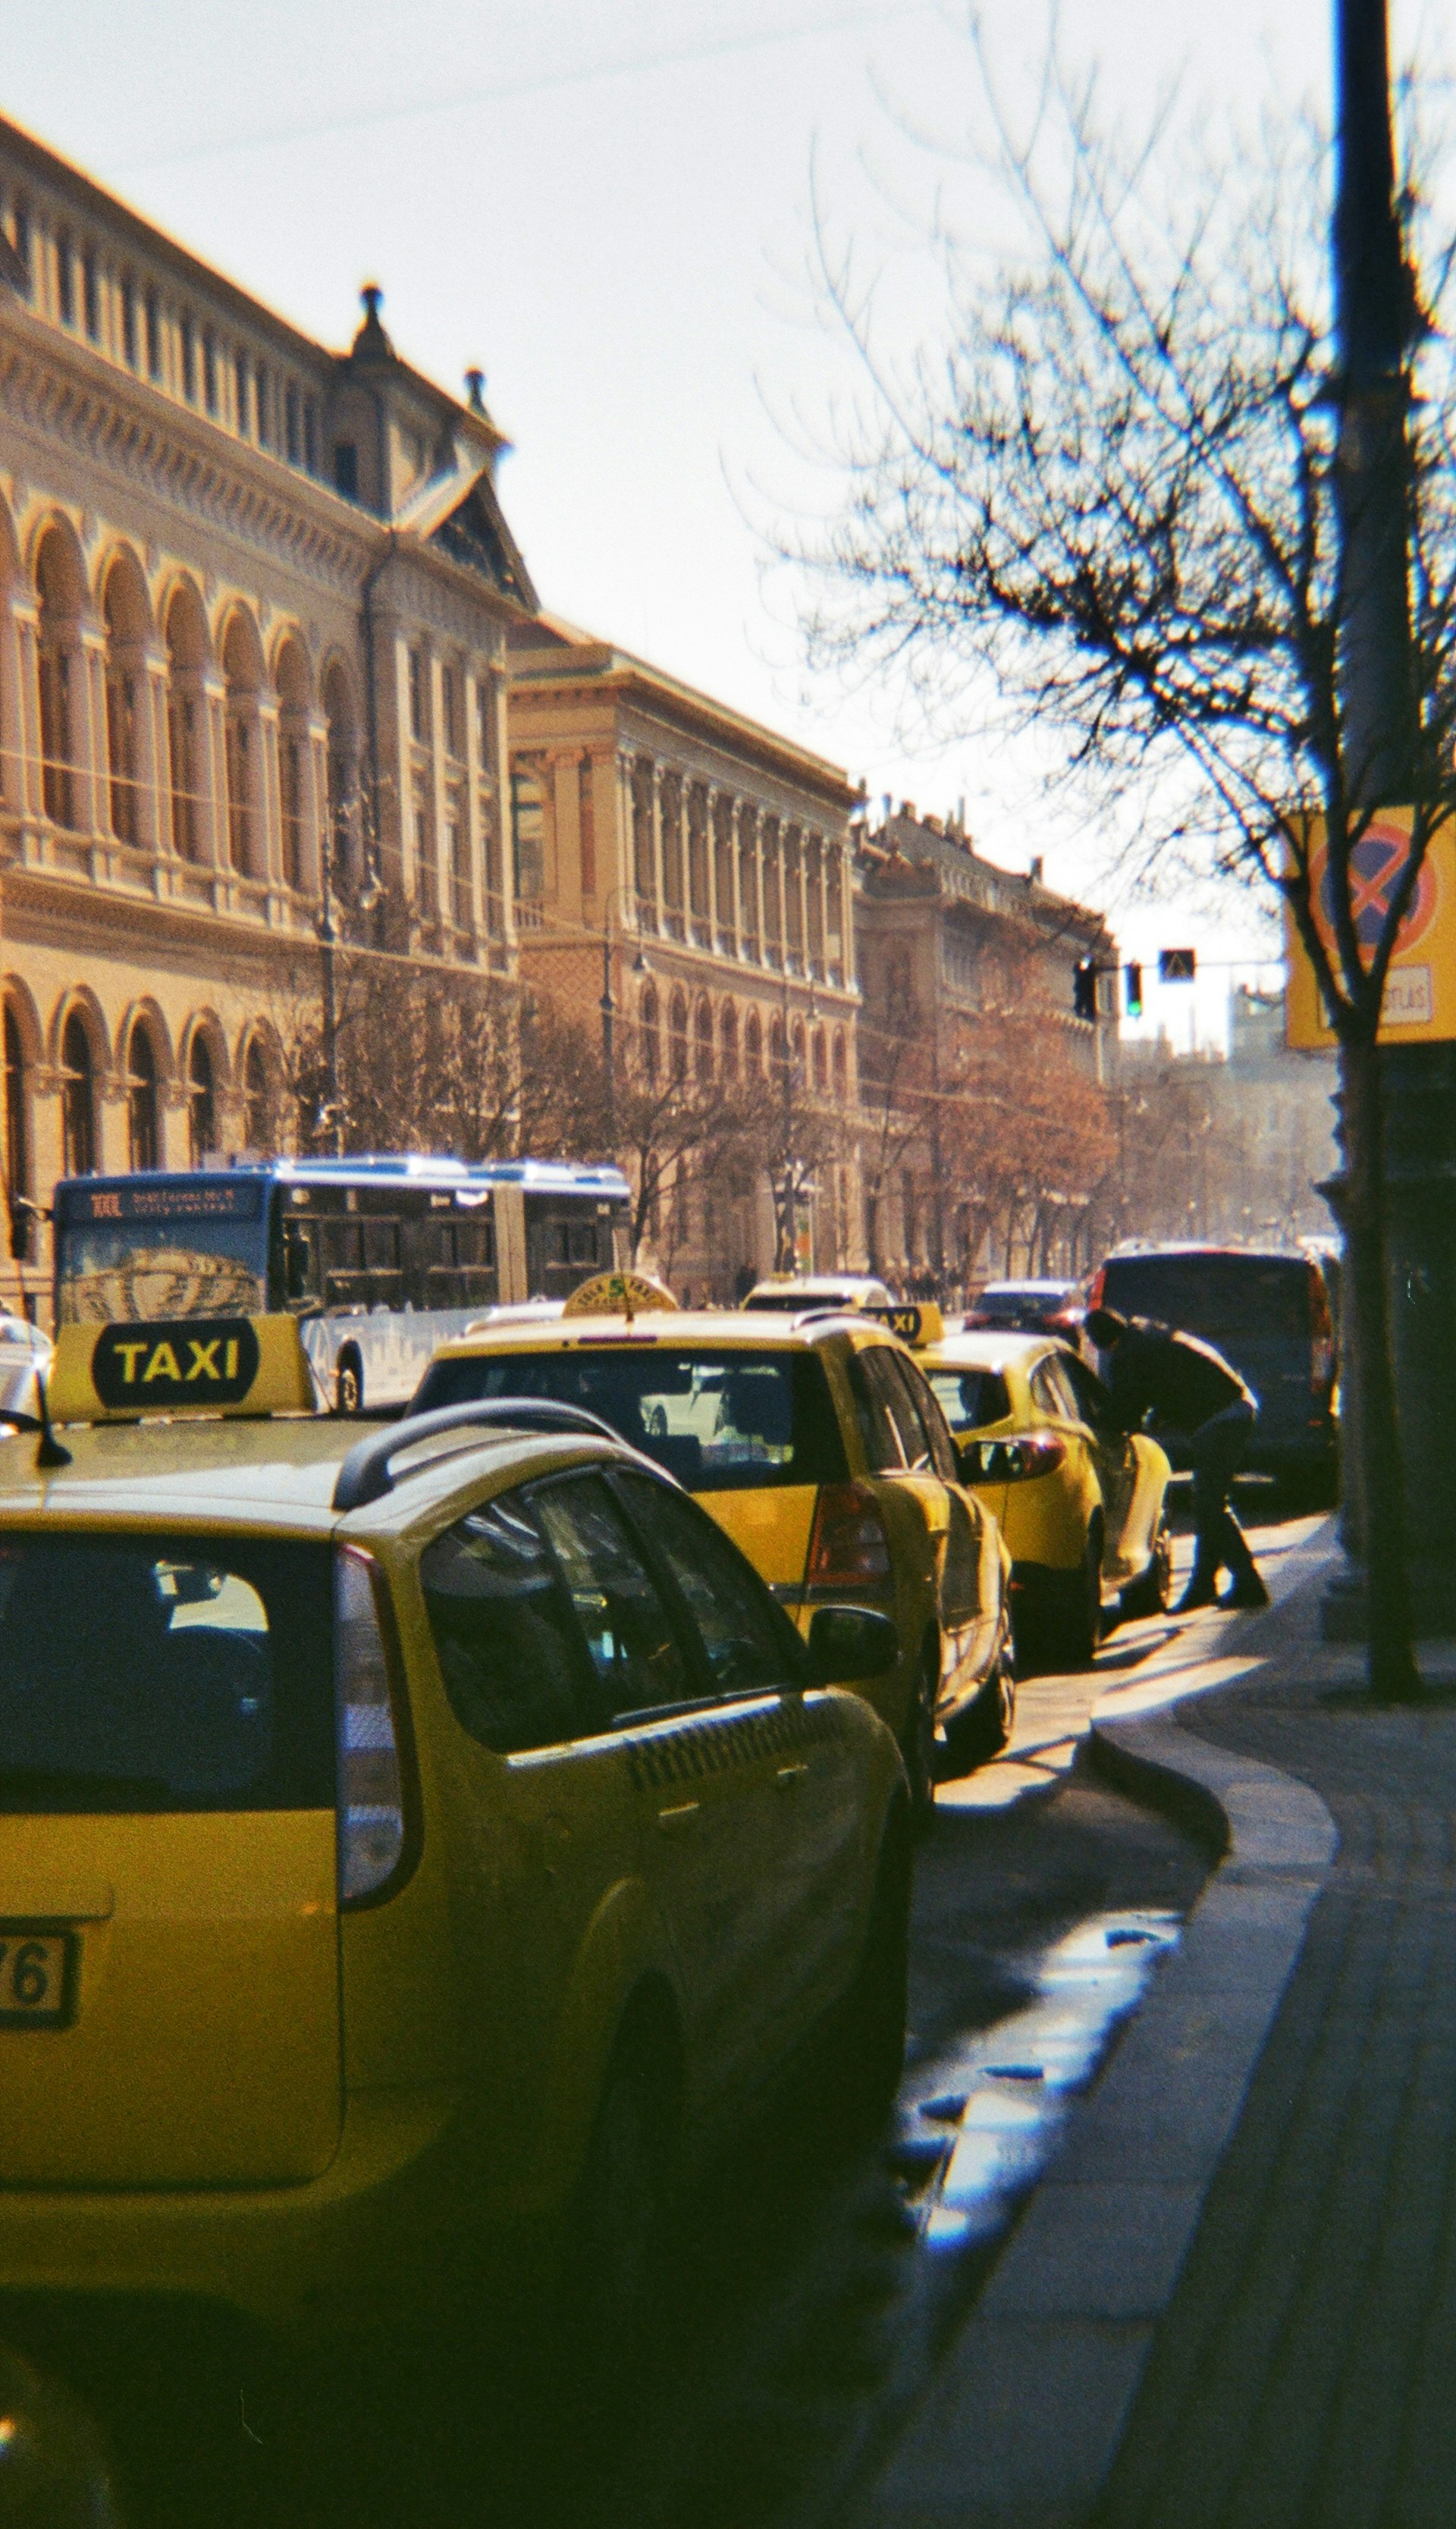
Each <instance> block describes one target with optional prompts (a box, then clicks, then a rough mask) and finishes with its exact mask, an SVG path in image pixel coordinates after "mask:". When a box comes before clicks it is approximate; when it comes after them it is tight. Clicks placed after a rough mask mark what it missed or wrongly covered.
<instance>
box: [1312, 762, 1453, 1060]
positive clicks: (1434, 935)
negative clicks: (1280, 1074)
mask: <svg viewBox="0 0 1456 2529" xmlns="http://www.w3.org/2000/svg"><path fill="white" fill-rule="evenodd" d="M1414 821H1415V811H1414V809H1412V808H1380V809H1378V810H1377V811H1376V812H1375V815H1374V816H1373V817H1372V819H1371V821H1370V824H1369V825H1368V826H1367V828H1366V830H1365V833H1364V834H1362V835H1361V837H1360V840H1359V841H1358V842H1357V843H1356V845H1355V847H1354V850H1353V851H1352V853H1351V855H1350V912H1351V916H1352V918H1353V921H1354V924H1355V936H1356V939H1357V941H1358V942H1359V943H1360V949H1361V954H1362V956H1363V957H1364V959H1365V962H1366V964H1367V965H1369V963H1370V961H1371V959H1372V958H1373V957H1374V956H1375V948H1376V944H1377V942H1378V941H1379V937H1380V932H1381V929H1382V927H1383V924H1384V921H1385V916H1386V913H1387V910H1388V908H1389V904H1390V900H1391V897H1392V895H1393V893H1394V891H1395V888H1397V886H1398V885H1399V883H1400V878H1401V874H1402V872H1403V871H1404V869H1405V865H1406V861H1407V859H1408V857H1409V854H1410V848H1411V828H1412V825H1413V824H1414ZM1309 832H1310V837H1311V847H1310V899H1311V907H1312V910H1313V912H1314V916H1315V925H1316V928H1317V930H1318V931H1319V933H1320V936H1321V940H1322V941H1323V942H1324V943H1325V946H1326V947H1327V949H1328V950H1329V953H1330V958H1331V961H1332V962H1333V963H1334V964H1335V965H1336V967H1337V965H1338V960H1337V957H1336V953H1335V947H1334V888H1333V881H1332V878H1331V874H1330V870H1329V863H1328V854H1327V851H1326V848H1325V842H1324V830H1323V820H1322V818H1312V819H1311V820H1310V827H1309ZM1284 941H1285V954H1286V957H1287V960H1288V974H1289V984H1288V990H1287V992H1286V995H1285V1002H1284V1032H1285V1036H1286V1038H1287V1041H1288V1043H1289V1044H1290V1045H1291V1046H1295V1047H1298V1048H1299V1049H1302V1050H1304V1051H1307V1052H1325V1051H1327V1050H1328V1049H1329V1048H1330V1047H1331V1046H1333V1044H1334V1043H1335V1034H1334V1030H1333V1028H1332V1027H1331V1026H1330V1024H1329V1014H1328V1012H1327V1010H1326V1008H1325V1005H1324V998H1323V995H1322V994H1321V990H1320V986H1319V983H1318V981H1317V979H1316V975H1315V969H1314V967H1313V966H1312V965H1311V963H1310V960H1309V958H1308V956H1307V955H1306V953H1305V946H1304V942H1303V941H1302V940H1301V938H1300V936H1299V932H1298V930H1297V928H1296V926H1295V921H1294V916H1293V913H1292V912H1291V911H1290V910H1289V908H1288V907H1287V905H1286V908H1285V913H1284ZM1447 1038H1456V821H1453V820H1452V819H1451V818H1449V817H1448V818H1447V819H1446V820H1445V821H1444V823H1443V824H1442V825H1441V826H1439V827H1438V828H1437V830H1436V832H1435V833H1434V834H1432V835H1431V837H1430V840H1429V843H1428V844H1427V847H1426V857H1425V859H1424V860H1423V862H1422V864H1421V875H1420V877H1419V879H1418V880H1417V882H1416V891H1415V894H1414V895H1413V897H1412V899H1411V903H1410V907H1409V909H1408V911H1407V913H1406V917H1405V920H1404V921H1403V922H1402V924H1401V926H1400V932H1399V935H1398V937H1397V940H1396V943H1395V954H1394V955H1393V957H1392V958H1391V960H1390V967H1389V972H1388V974H1387V975H1386V978H1385V992H1384V997H1383V1000H1382V1002H1381V1006H1380V1043H1381V1044H1382V1045H1411V1044H1421V1043H1429V1042H1435V1041H1439V1040H1441V1039H1447Z"/></svg>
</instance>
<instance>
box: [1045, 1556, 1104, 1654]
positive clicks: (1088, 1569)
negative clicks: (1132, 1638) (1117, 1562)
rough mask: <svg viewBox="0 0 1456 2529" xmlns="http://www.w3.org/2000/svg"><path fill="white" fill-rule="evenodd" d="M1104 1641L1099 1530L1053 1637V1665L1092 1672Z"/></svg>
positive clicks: (1084, 1557)
mask: <svg viewBox="0 0 1456 2529" xmlns="http://www.w3.org/2000/svg"><path fill="white" fill-rule="evenodd" d="M1102 1638H1103V1539H1102V1530H1101V1529H1100V1528H1098V1527H1096V1526H1094V1527H1093V1529H1092V1530H1091V1532H1090V1534H1089V1535H1088V1539H1087V1551H1086V1553H1085V1555H1084V1556H1083V1558H1082V1568H1081V1571H1080V1572H1079V1573H1078V1574H1077V1576H1076V1582H1075V1594H1074V1596H1073V1599H1072V1603H1071V1605H1070V1606H1069V1607H1068V1609H1067V1610H1066V1613H1065V1614H1064V1615H1063V1616H1062V1617H1061V1619H1060V1621H1059V1622H1058V1623H1057V1625H1056V1628H1055V1632H1054V1635H1053V1637H1052V1667H1053V1668H1059V1669H1068V1670H1070V1669H1083V1668H1091V1666H1092V1663H1093V1659H1094V1657H1095V1655H1096V1652H1097V1646H1098V1643H1099V1642H1100V1641H1102Z"/></svg>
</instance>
